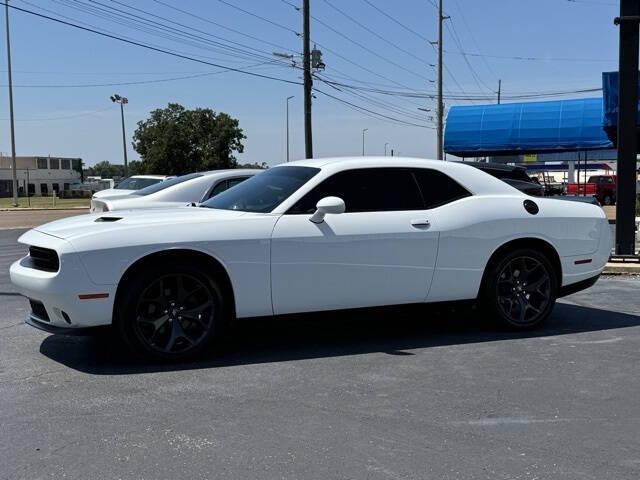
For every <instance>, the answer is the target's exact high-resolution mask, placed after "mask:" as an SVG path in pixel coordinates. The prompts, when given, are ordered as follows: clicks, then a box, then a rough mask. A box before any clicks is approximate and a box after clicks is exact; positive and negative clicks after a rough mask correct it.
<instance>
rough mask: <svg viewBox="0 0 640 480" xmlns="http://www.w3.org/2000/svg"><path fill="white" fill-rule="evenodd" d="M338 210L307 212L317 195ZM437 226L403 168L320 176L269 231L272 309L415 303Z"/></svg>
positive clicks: (422, 294) (427, 278) (432, 255)
mask: <svg viewBox="0 0 640 480" xmlns="http://www.w3.org/2000/svg"><path fill="white" fill-rule="evenodd" d="M327 196H337V197H340V198H342V199H343V200H344V202H345V205H346V210H345V213H342V214H333V215H332V214H328V215H326V216H325V218H324V221H323V222H321V223H319V224H315V223H313V222H311V221H309V218H310V216H311V214H312V213H313V211H314V210H315V205H316V203H317V202H318V200H320V199H321V198H324V197H327ZM437 249H438V233H437V231H436V229H434V228H432V226H431V225H430V224H429V222H428V211H427V210H426V209H425V204H424V200H423V198H422V195H421V192H420V189H419V188H418V184H417V182H416V179H415V177H414V175H413V173H412V172H411V170H410V169H405V168H367V169H353V170H347V171H342V172H339V173H336V174H334V175H333V176H331V177H329V178H327V179H325V180H324V181H323V182H321V183H320V184H319V185H318V186H316V187H315V188H314V189H313V190H311V191H310V192H309V193H308V194H307V195H305V196H304V197H303V198H302V199H301V200H300V201H298V202H297V203H296V204H295V205H294V206H293V207H291V208H290V209H289V211H288V212H287V213H285V214H284V215H282V216H281V217H280V219H279V220H278V222H277V223H276V226H275V228H274V231H273V234H272V244H271V278H272V301H273V308H274V312H275V313H276V314H285V313H294V312H304V311H318V310H331V309H339V308H355V307H365V306H375V305H390V304H400V303H413V302H422V301H424V300H425V298H426V295H427V292H428V288H429V285H430V282H431V279H432V276H433V269H434V266H435V261H436V254H437Z"/></svg>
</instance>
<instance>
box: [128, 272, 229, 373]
mask: <svg viewBox="0 0 640 480" xmlns="http://www.w3.org/2000/svg"><path fill="white" fill-rule="evenodd" d="M221 291H222V290H221V289H220V287H219V285H218V283H217V282H216V280H215V279H214V278H211V277H210V276H209V275H206V274H204V273H203V272H202V271H201V270H200V269H199V268H198V267H196V266H195V265H191V264H183V265H181V264H178V263H176V264H173V265H168V266H166V267H155V268H149V269H146V270H145V271H142V272H140V273H139V274H138V275H136V277H135V279H134V280H133V281H132V282H131V283H130V284H129V285H128V288H127V292H126V294H125V297H124V301H123V304H122V306H123V308H122V311H121V315H120V319H119V321H118V326H119V331H120V334H121V335H122V337H123V339H124V340H125V342H126V343H127V344H128V345H129V346H130V347H131V348H132V349H133V350H134V351H135V352H136V353H138V354H142V355H143V356H145V357H149V358H152V359H155V360H162V361H179V360H185V359H188V358H192V357H194V356H195V355H197V354H199V353H201V352H202V351H203V350H204V349H206V347H207V346H209V345H211V343H212V341H213V340H214V338H216V336H219V334H220V333H221V330H222V326H223V325H224V323H225V311H224V302H223V296H222V293H221Z"/></svg>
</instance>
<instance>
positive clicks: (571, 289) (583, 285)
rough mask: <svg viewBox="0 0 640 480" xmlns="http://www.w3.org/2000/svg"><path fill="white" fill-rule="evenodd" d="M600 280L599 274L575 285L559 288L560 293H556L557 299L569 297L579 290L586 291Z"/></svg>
mask: <svg viewBox="0 0 640 480" xmlns="http://www.w3.org/2000/svg"><path fill="white" fill-rule="evenodd" d="M599 278H600V274H598V275H595V276H593V277H591V278H587V279H586V280H581V281H579V282H576V283H572V284H570V285H565V286H564V287H560V291H559V292H558V298H560V297H566V296H567V295H571V294H572V293H576V292H579V291H581V290H586V289H587V288H589V287H592V286H593V285H594V284H595V283H596V282H597V281H598V279H599Z"/></svg>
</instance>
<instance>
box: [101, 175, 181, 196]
mask: <svg viewBox="0 0 640 480" xmlns="http://www.w3.org/2000/svg"><path fill="white" fill-rule="evenodd" d="M170 178H175V176H167V175H133V176H131V177H128V178H125V179H124V180H122V181H121V182H120V183H119V184H118V185H116V186H115V187H114V188H106V189H104V190H100V191H99V192H96V193H94V194H93V197H92V198H106V197H112V196H114V195H125V194H127V193H132V192H135V191H136V190H140V189H141V188H145V187H148V186H150V185H154V184H156V183H159V182H164V181H165V180H168V179H170Z"/></svg>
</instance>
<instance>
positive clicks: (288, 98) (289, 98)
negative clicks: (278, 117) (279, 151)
mask: <svg viewBox="0 0 640 480" xmlns="http://www.w3.org/2000/svg"><path fill="white" fill-rule="evenodd" d="M292 98H295V97H294V96H293V95H291V96H290V97H287V162H288V161H289V100H291V99H292Z"/></svg>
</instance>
